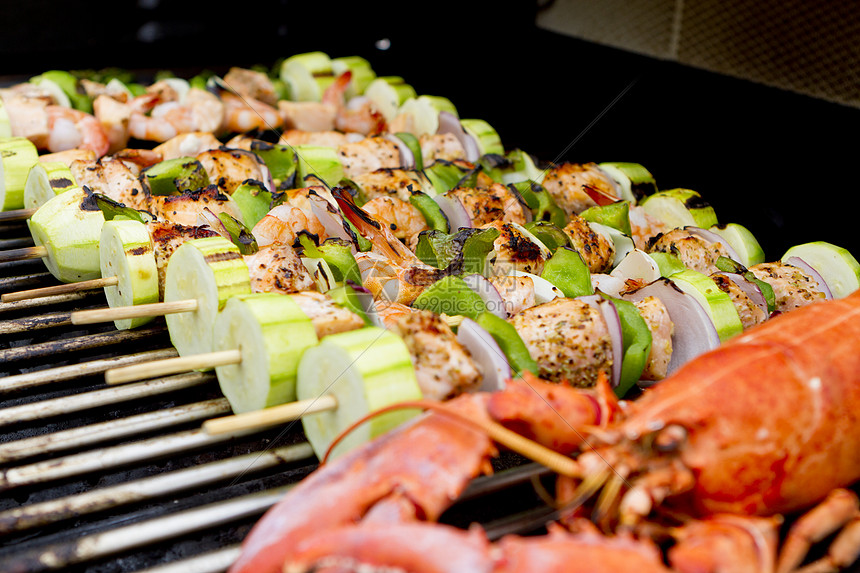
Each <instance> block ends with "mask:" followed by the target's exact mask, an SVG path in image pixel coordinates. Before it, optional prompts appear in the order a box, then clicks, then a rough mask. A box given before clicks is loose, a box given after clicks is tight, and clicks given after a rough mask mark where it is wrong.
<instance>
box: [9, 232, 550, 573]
mask: <svg viewBox="0 0 860 573" xmlns="http://www.w3.org/2000/svg"><path fill="white" fill-rule="evenodd" d="M27 235H28V233H27V229H26V226H24V225H7V226H4V228H2V229H0V245H4V244H5V245H7V246H8V245H16V247H15V248H19V247H22V246H24V247H25V246H29V244H31V242H30V240H29V239H28V238H27ZM41 265H42V263H41V261H27V262H26V264H5V265H0V293H5V292H13V291H17V290H22V289H24V288H28V289H29V288H39V287H43V286H50V285H53V284H56V281H55V280H54V279H53V278H52V277H51V276H50V274H48V273H45V272H44V267H42V266H41ZM105 305H106V302H105V300H104V296H103V294H102V293H101V291H92V292H89V293H86V294H75V295H61V296H56V297H50V299H48V300H45V299H40V300H30V301H21V302H12V303H0V364H1V365H2V366H0V428H2V432H3V433H2V435H0V436H1V437H0V491H2V492H3V495H2V496H0V570H2V571H46V570H56V569H62V570H64V571H86V572H110V573H120V572H122V573H124V572H131V571H141V570H144V569H146V568H154V569H149V570H151V571H159V570H160V571H171V570H173V571H182V572H183V573H189V572H200V573H202V572H216V571H223V570H225V569H226V568H227V567H228V566H229V564H230V563H231V562H232V561H233V559H235V557H236V552H237V551H238V544H239V543H240V542H241V540H242V539H243V538H244V536H245V535H246V534H247V532H248V531H249V530H250V527H251V526H252V525H253V523H254V522H255V521H256V520H257V519H258V518H259V516H260V515H261V514H262V513H263V512H264V511H265V510H266V509H267V508H268V507H269V506H271V505H272V504H273V503H274V502H275V501H276V500H277V499H279V498H280V497H281V496H282V495H283V493H284V491H285V490H286V489H288V488H289V487H290V486H291V485H292V484H295V483H296V482H298V481H299V480H301V479H302V478H303V477H305V476H306V475H307V474H308V473H310V472H311V471H312V470H313V469H314V468H315V467H316V458H315V457H314V456H313V452H312V450H311V449H310V446H309V445H308V444H307V443H306V442H305V440H304V435H303V433H302V431H301V426H300V424H293V425H291V426H289V427H287V428H274V429H268V430H257V431H253V432H246V433H241V434H234V435H225V436H209V435H207V434H205V433H203V431H202V430H201V429H200V425H201V423H202V422H203V421H205V420H207V419H210V418H213V417H217V416H222V415H225V414H227V413H229V405H228V404H227V402H226V400H225V399H224V398H223V397H222V396H221V394H220V391H219V389H218V385H217V381H216V380H215V377H214V375H212V374H208V373H187V374H181V375H175V376H168V377H164V378H157V379H153V380H149V381H146V382H139V383H135V384H129V385H124V386H117V387H108V386H107V385H106V384H105V383H104V380H103V373H104V371H105V370H107V369H108V368H112V367H115V366H119V365H122V364H130V363H134V362H139V361H145V360H154V359H157V358H164V357H170V356H175V355H176V352H175V350H173V348H172V347H171V346H170V342H169V337H168V336H167V332H166V329H165V328H164V326H163V320H161V319H159V320H157V321H155V322H153V324H154V325H155V326H151V327H146V328H143V329H139V330H136V331H126V332H118V331H116V330H114V329H113V326H112V325H93V326H89V327H79V326H74V325H71V324H70V323H69V322H68V321H67V320H63V317H66V318H67V317H68V314H69V313H70V312H71V311H72V310H77V309H82V308H98V307H103V306H105ZM46 317H47V318H46ZM523 462H524V460H522V459H521V458H519V457H518V456H515V455H513V454H508V455H504V456H502V457H501V458H499V459H498V460H496V462H495V465H496V469H497V470H498V471H499V472H500V473H498V474H497V475H495V476H493V477H492V478H484V479H480V480H476V482H474V483H473V485H472V486H471V487H470V488H469V490H468V491H467V493H466V495H464V498H463V501H462V503H460V504H458V505H457V506H455V507H454V508H452V509H451V510H450V511H449V512H448V513H446V516H445V521H446V522H448V523H452V524H455V525H462V526H464V527H465V526H467V525H468V524H469V523H471V522H472V521H475V520H476V519H477V520H478V521H482V522H485V523H489V524H490V525H492V523H493V522H494V520H505V521H504V523H502V525H504V527H508V525H509V523H508V522H510V520H511V516H512V515H513V516H516V515H518V512H526V511H529V510H533V509H534V508H535V507H540V505H541V502H540V500H539V498H538V497H537V495H536V494H535V493H534V491H533V490H532V488H531V485H530V484H529V483H528V482H529V480H530V479H531V478H532V476H539V475H543V474H545V473H546V470H545V469H543V468H540V467H538V466H535V465H533V464H526V465H523ZM514 466H516V468H515V469H508V468H512V467H514ZM515 521H516V520H515ZM499 531H502V530H501V529H499Z"/></svg>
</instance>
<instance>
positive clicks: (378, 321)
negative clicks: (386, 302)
mask: <svg viewBox="0 0 860 573" xmlns="http://www.w3.org/2000/svg"><path fill="white" fill-rule="evenodd" d="M350 286H352V290H353V291H355V296H356V298H358V303H359V304H360V305H361V310H363V311H364V314H366V315H367V318H368V319H370V322H372V323H373V326H378V327H379V328H386V326H385V323H383V322H382V318H381V317H380V316H379V311H378V310H377V309H376V301H375V300H373V293H371V292H370V291H369V290H367V289H366V288H364V287H363V286H361V285H357V284H354V283H350Z"/></svg>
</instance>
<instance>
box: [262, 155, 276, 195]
mask: <svg viewBox="0 0 860 573" xmlns="http://www.w3.org/2000/svg"><path fill="white" fill-rule="evenodd" d="M258 159H259V157H258ZM260 175H261V179H262V183H263V185H264V186H265V187H266V191H268V192H269V193H274V192H275V178H274V177H272V172H271V171H270V170H269V166H268V165H266V162H265V161H263V160H262V159H260Z"/></svg>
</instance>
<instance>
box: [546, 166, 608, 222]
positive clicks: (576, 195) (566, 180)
mask: <svg viewBox="0 0 860 573" xmlns="http://www.w3.org/2000/svg"><path fill="white" fill-rule="evenodd" d="M543 186H544V187H546V190H547V191H548V192H549V194H550V195H551V196H552V198H553V199H554V200H555V202H556V204H557V205H558V206H559V207H561V208H562V209H564V211H565V212H566V213H567V214H568V216H570V215H573V214H579V213H582V212H583V211H585V210H586V209H587V208H589V207H594V206H595V205H597V203H595V202H594V200H593V199H592V198H591V197H590V196H589V195H588V193H586V192H585V190H584V189H583V188H584V187H586V186H589V187H592V188H594V189H596V190H598V191H599V192H601V193H603V194H606V195H609V196H612V197H618V196H619V193H618V190H617V186H616V183H615V181H613V180H612V179H611V178H610V177H609V176H608V175H606V173H604V172H603V171H602V170H601V169H600V168H599V167H597V165H596V164H594V163H561V164H559V165H553V166H552V167H551V168H549V169H548V170H547V172H546V175H545V176H544V179H543Z"/></svg>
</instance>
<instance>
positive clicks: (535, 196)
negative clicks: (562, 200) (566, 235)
mask: <svg viewBox="0 0 860 573" xmlns="http://www.w3.org/2000/svg"><path fill="white" fill-rule="evenodd" d="M508 187H511V188H512V189H513V190H514V191H515V192H516V193H519V194H520V196H521V197H522V198H523V200H524V201H525V202H526V205H528V206H529V209H531V210H532V213H533V214H534V220H535V221H549V222H550V223H552V224H553V225H555V226H556V227H559V228H560V229H563V228H564V227H565V225H567V214H566V213H565V212H564V210H563V209H562V208H561V207H559V206H558V205H556V204H555V201H554V200H553V198H552V195H550V194H549V192H548V191H547V190H546V189H545V188H544V187H543V185H539V184H538V183H535V182H534V181H520V182H519V183H511V184H510V185H508Z"/></svg>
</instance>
